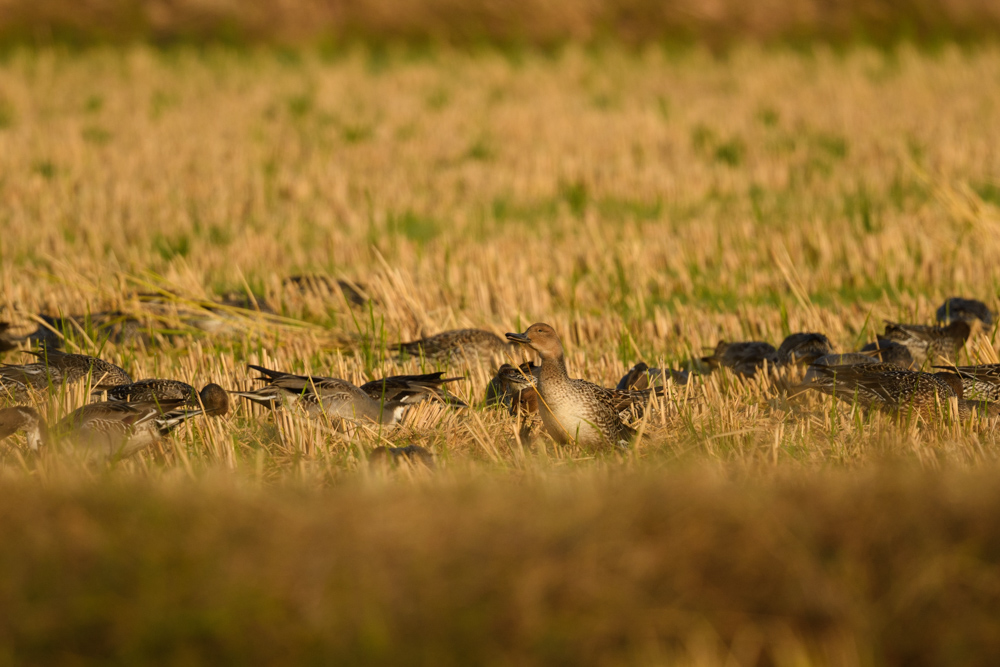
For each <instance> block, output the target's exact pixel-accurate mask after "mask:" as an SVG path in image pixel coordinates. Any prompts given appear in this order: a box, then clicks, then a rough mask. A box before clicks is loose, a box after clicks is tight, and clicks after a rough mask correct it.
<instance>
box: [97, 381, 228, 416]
mask: <svg viewBox="0 0 1000 667" xmlns="http://www.w3.org/2000/svg"><path fill="white" fill-rule="evenodd" d="M220 389H221V387H219V385H217V384H214V383H209V384H206V385H205V386H204V387H202V389H201V391H200V392H198V391H195V388H194V387H192V386H191V385H189V384H188V383H187V382H182V381H181V380H166V379H160V378H149V379H146V380H139V381H138V382H132V383H130V384H122V385H118V386H117V387H112V388H111V389H109V390H108V393H107V394H108V401H114V402H132V403H156V402H166V401H184V403H185V404H186V405H189V406H191V407H195V408H196V407H199V403H200V405H204V406H209V405H213V406H215V407H214V408H213V409H211V410H209V411H208V412H207V413H206V414H208V415H209V416H215V414H216V412H217V411H218V410H219V409H220V408H221V406H222V405H223V403H222V401H221V397H220V396H219V395H218V392H219V390H220ZM224 393H225V392H224ZM224 405H225V409H226V411H228V409H229V400H228V394H226V401H225V403H224ZM222 414H225V412H223V413H222Z"/></svg>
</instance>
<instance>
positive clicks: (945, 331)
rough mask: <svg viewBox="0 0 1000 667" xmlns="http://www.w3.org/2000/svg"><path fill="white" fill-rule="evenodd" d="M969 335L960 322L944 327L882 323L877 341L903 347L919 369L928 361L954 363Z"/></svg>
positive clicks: (964, 325) (964, 323)
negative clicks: (882, 327) (893, 342)
mask: <svg viewBox="0 0 1000 667" xmlns="http://www.w3.org/2000/svg"><path fill="white" fill-rule="evenodd" d="M971 333H972V328H971V327H970V326H969V323H968V322H966V321H963V320H955V321H953V322H952V323H951V324H948V325H946V326H929V325H924V324H901V323H898V322H889V321H886V323H885V333H883V334H882V336H881V337H882V338H884V339H886V340H891V341H895V342H897V343H899V344H901V345H903V346H905V347H906V348H907V349H908V350H909V351H910V355H911V356H912V357H913V361H914V363H916V365H917V366H923V365H924V363H925V362H926V361H928V360H930V361H932V362H933V361H935V360H938V359H943V360H944V361H954V359H955V357H956V356H957V355H958V351H959V350H960V349H961V348H962V346H964V345H965V343H966V341H967V340H969V335H970V334H971Z"/></svg>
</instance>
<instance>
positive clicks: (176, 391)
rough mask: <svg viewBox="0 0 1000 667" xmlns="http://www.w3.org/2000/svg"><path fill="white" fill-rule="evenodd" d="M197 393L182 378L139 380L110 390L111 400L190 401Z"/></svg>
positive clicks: (109, 397) (109, 396)
mask: <svg viewBox="0 0 1000 667" xmlns="http://www.w3.org/2000/svg"><path fill="white" fill-rule="evenodd" d="M196 395H197V393H196V392H195V390H194V387H192V386H191V385H189V384H188V383H187V382H181V381H180V380H161V379H147V380H139V381H138V382H131V383H129V384H123V385H118V386H117V387H113V388H111V389H109V390H108V400H109V401H135V402H140V401H144V402H155V401H189V400H191V399H193V398H194V397H195V396H196Z"/></svg>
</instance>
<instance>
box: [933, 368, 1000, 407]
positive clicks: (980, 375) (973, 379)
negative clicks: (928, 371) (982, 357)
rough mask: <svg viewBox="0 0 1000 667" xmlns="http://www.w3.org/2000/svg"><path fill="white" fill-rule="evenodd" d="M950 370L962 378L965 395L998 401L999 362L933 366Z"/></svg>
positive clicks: (999, 397)
mask: <svg viewBox="0 0 1000 667" xmlns="http://www.w3.org/2000/svg"><path fill="white" fill-rule="evenodd" d="M934 368H937V369H941V370H945V371H950V372H952V373H955V374H956V375H958V377H959V378H961V380H962V389H963V390H964V392H965V396H967V397H970V398H972V397H974V398H982V399H986V400H990V401H1000V364H978V365H975V366H935V367H934Z"/></svg>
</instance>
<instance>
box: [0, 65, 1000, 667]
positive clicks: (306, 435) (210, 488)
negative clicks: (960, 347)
mask: <svg viewBox="0 0 1000 667" xmlns="http://www.w3.org/2000/svg"><path fill="white" fill-rule="evenodd" d="M998 84H1000V50H998V49H997V48H995V47H990V46H982V47H975V48H959V47H943V48H940V49H937V50H935V51H933V52H921V51H917V50H914V49H911V48H908V47H900V48H898V49H895V50H891V51H877V50H868V49H864V48H857V49H853V50H848V51H836V52H835V51H832V50H825V49H823V48H815V49H812V50H810V51H809V52H807V53H806V52H793V51H788V50H781V49H768V50H764V49H757V48H753V47H744V48H739V49H735V50H733V51H731V52H730V53H728V55H726V56H725V57H724V58H719V57H714V56H712V55H711V54H709V53H707V52H703V51H701V50H698V49H689V50H683V51H679V52H675V51H667V50H663V49H658V48H648V49H644V50H640V51H635V50H630V51H625V50H621V49H616V48H613V47H603V48H593V49H583V48H573V47H567V48H565V49H561V50H559V51H557V52H550V53H536V52H533V51H530V50H524V51H504V52H500V51H491V50H482V51H478V52H476V53H475V54H468V53H460V52H452V51H449V50H444V49H441V50H431V51H424V52H420V53H419V54H414V52H412V51H402V50H400V51H398V52H397V51H394V50H392V49H388V50H383V49H378V50H370V51H368V50H364V49H357V50H348V51H344V52H337V53H336V54H334V55H329V54H327V55H324V54H323V53H321V52H319V51H316V52H313V51H287V50H281V51H271V50H266V49H262V50H227V49H224V48H208V49H193V48H191V49H185V48H178V49H171V50H162V51H160V50H154V49H149V48H145V47H132V48H128V49H124V50H121V49H106V50H102V49H93V50H88V51H83V52H67V51H61V50H59V49H47V50H46V49H42V50H23V51H21V50H14V51H10V52H8V53H7V54H6V55H5V56H4V60H3V62H2V63H0V229H2V230H3V231H2V235H0V257H2V265H0V282H2V286H3V291H2V302H0V305H2V308H3V312H2V317H0V319H4V320H10V321H12V322H14V323H15V329H17V328H18V327H20V329H22V330H30V329H33V328H34V326H35V323H34V322H33V321H32V320H31V319H30V316H31V315H32V314H35V313H43V312H44V313H48V314H58V313H63V314H71V313H73V314H84V313H88V312H89V313H97V312H102V311H109V310H117V311H122V312H124V313H127V314H130V315H133V316H135V317H137V318H139V319H140V320H141V321H142V322H143V323H144V326H145V327H146V328H147V331H148V333H149V338H150V339H149V340H146V341H143V340H139V339H133V340H130V341H126V342H123V343H120V344H119V343H115V342H114V341H105V340H102V339H101V338H100V337H99V336H98V335H96V334H95V332H93V331H90V332H77V333H76V334H74V335H72V336H70V340H69V341H68V342H67V347H69V348H71V349H80V350H83V351H86V352H100V354H101V355H102V356H104V357H106V358H108V359H110V360H113V361H116V362H118V363H120V364H122V365H124V366H126V367H127V368H128V369H129V370H130V371H132V373H133V376H135V377H151V376H156V377H176V378H179V379H184V380H187V381H190V382H192V383H193V384H196V385H198V386H201V385H202V384H204V383H206V382H209V381H214V382H218V383H220V384H222V385H223V386H225V387H227V388H237V387H247V386H250V385H251V384H252V383H251V380H250V378H251V377H252V374H250V373H248V372H247V371H246V369H245V364H246V363H263V364H264V365H269V366H272V367H276V368H281V369H287V370H293V371H302V370H308V371H312V372H317V373H322V374H330V375H335V376H338V377H343V378H346V379H350V380H353V381H360V380H362V379H369V378H372V377H377V376H380V375H382V374H390V373H394V372H402V371H409V370H416V369H418V368H420V367H421V363H420V362H419V360H413V359H411V360H408V361H403V362H400V361H397V360H394V359H393V357H392V355H391V354H390V353H391V344H392V343H393V342H396V341H400V340H408V339H411V338H413V337H416V336H419V335H420V334H421V333H434V332H436V331H439V330H445V329H451V328H458V327H465V326H474V327H481V328H486V329H490V330H492V331H495V332H497V333H503V332H505V331H515V330H517V331H520V330H523V329H524V328H525V326H526V325H527V324H529V323H531V322H534V321H546V322H548V323H550V324H552V325H553V326H554V327H555V328H556V329H557V330H558V331H559V332H560V333H561V334H562V336H563V340H564V342H565V344H566V346H567V351H568V361H569V366H570V370H571V373H572V374H573V375H576V376H579V377H586V378H588V379H591V380H593V381H596V382H600V383H604V384H609V385H614V384H615V383H616V382H617V381H618V379H619V377H620V376H621V375H622V374H623V373H624V371H625V370H626V369H627V368H628V367H629V366H631V365H632V364H633V363H635V361H637V360H638V359H644V360H646V361H648V362H649V363H651V364H653V363H656V364H668V365H677V364H679V363H681V362H682V361H684V360H685V359H689V358H691V357H697V356H701V355H702V354H704V353H705V349H706V348H711V347H714V345H715V344H716V342H718V341H719V340H720V339H726V340H741V339H744V340H745V339H749V338H762V339H765V340H769V341H771V342H772V343H774V344H777V343H778V342H780V340H781V339H782V338H783V337H784V335H786V334H787V333H789V332H791V331H799V330H805V331H822V332H825V333H826V334H827V335H828V336H829V337H830V338H831V340H832V341H833V342H834V343H835V345H836V346H837V347H838V349H840V350H844V351H846V350H852V349H856V348H857V347H859V346H860V345H861V344H863V343H864V342H867V341H869V340H873V339H874V336H875V333H876V332H877V331H879V330H880V329H881V326H882V320H883V319H884V318H888V319H894V320H903V321H922V322H929V321H930V320H931V318H932V317H933V311H934V309H935V308H936V307H937V305H938V304H939V303H940V302H941V301H943V300H944V298H946V297H949V296H953V295H962V296H968V297H974V298H979V299H982V300H985V301H986V302H987V303H989V304H990V305H991V306H992V307H994V308H995V307H996V295H997V293H998V287H1000V284H998V283H1000V274H998V272H997V270H996V267H997V266H998V265H1000V233H998V232H1000V152H998V151H997V150H996V147H997V146H1000V136H998V135H1000V124H998V123H997V122H996V118H997V117H1000V85H998ZM299 273H323V274H326V275H330V276H334V277H338V278H344V279H348V280H351V281H354V282H357V283H360V284H362V285H363V286H364V287H365V289H366V291H367V293H368V294H370V295H371V296H372V297H373V301H372V302H371V303H370V304H369V305H368V306H366V307H356V306H352V305H351V304H349V303H348V302H347V301H346V300H345V299H343V298H342V297H341V296H340V295H339V292H336V291H335V294H333V295H328V296H327V297H324V296H323V295H317V294H308V295H303V294H302V293H300V292H298V291H297V290H295V289H292V288H290V287H288V286H286V285H283V283H282V279H283V278H285V277H287V276H290V275H293V274H299ZM150 291H161V292H164V293H169V294H171V295H173V296H172V297H170V298H168V299H167V301H168V307H167V309H166V310H165V311H164V310H160V311H158V312H157V313H156V314H155V316H154V315H153V314H151V313H150V311H149V307H148V303H145V302H143V301H141V300H140V299H139V298H137V296H136V295H137V294H138V293H140V292H150ZM233 291H242V292H244V293H246V292H247V291H252V292H254V293H255V294H257V295H258V296H259V297H261V298H263V299H266V301H267V303H269V304H270V305H271V306H272V307H274V308H275V310H276V311H277V313H278V314H277V315H275V316H264V315H253V314H246V313H242V314H239V313H234V314H233V315H232V317H231V318H230V319H228V320H226V321H225V322H224V324H225V327H224V329H223V330H217V331H215V332H214V333H207V332H205V331H203V330H201V329H199V328H197V327H194V326H191V323H190V320H185V319H184V318H183V317H181V316H180V315H179V313H181V312H182V311H184V310H185V309H187V308H188V307H189V306H193V305H194V304H196V303H198V302H202V301H206V300H211V299H213V298H216V297H219V296H221V295H224V294H226V293H229V292H233ZM171 308H173V309H174V310H173V311H171V310H170V309H171ZM22 360H23V355H21V354H18V353H16V352H9V353H7V354H6V356H5V358H4V360H3V361H4V362H6V363H18V362H20V361H22ZM962 360H963V361H969V362H972V363H975V362H978V361H997V341H996V329H995V328H993V329H990V330H987V331H983V332H979V333H977V334H976V335H975V336H974V337H973V339H972V340H970V343H969V345H968V346H967V348H966V349H965V350H964V351H963V353H962ZM424 366H425V367H426V365H424ZM448 370H449V372H452V373H456V374H459V375H464V376H465V378H466V380H465V382H463V383H461V384H460V385H459V387H458V389H457V390H456V391H457V393H458V394H459V395H460V396H462V397H463V398H466V399H467V400H469V401H470V402H480V401H481V399H482V396H483V392H484V387H485V384H486V382H487V380H488V378H489V377H490V374H491V370H492V369H491V368H490V367H489V366H488V365H481V366H480V365H473V366H471V367H469V366H460V367H457V368H450V369H448ZM85 398H86V393H85V390H84V389H83V388H75V389H73V390H70V391H67V392H62V393H61V394H59V395H58V396H53V397H52V398H51V399H50V400H49V401H48V402H47V403H45V404H44V405H42V409H43V411H45V412H46V414H47V415H48V416H49V417H50V418H51V419H54V418H56V417H58V416H59V415H61V414H63V413H64V412H66V411H68V410H69V409H70V408H72V407H75V406H77V405H79V404H81V403H82V402H83V401H84V400H85ZM275 420H276V418H275V417H272V416H270V415H269V414H267V413H266V412H264V411H261V410H259V409H250V408H249V407H248V406H246V405H242V406H240V408H239V409H238V410H237V411H236V412H235V414H232V415H230V416H228V417H226V418H224V419H222V420H214V421H211V422H204V423H198V424H192V425H191V426H190V427H188V428H186V429H185V430H182V431H181V432H180V433H179V434H177V435H176V436H175V437H173V438H172V439H171V440H170V441H168V442H167V443H166V444H165V446H164V447H163V448H161V449H159V450H156V451H151V452H148V453H143V454H141V455H139V456H137V457H135V458H133V459H130V460H127V461H123V462H120V463H117V464H115V465H113V466H109V467H107V468H106V469H105V468H101V467H94V466H93V465H86V464H85V463H82V462H80V461H77V460H75V459H74V458H73V457H72V456H70V455H65V456H60V455H58V454H55V453H48V454H47V455H45V456H43V457H42V458H40V459H37V460H36V459H33V458H32V457H31V456H29V455H28V454H27V453H26V452H25V450H24V449H23V446H22V445H23V442H21V441H18V440H17V439H13V440H10V441H7V442H5V443H4V445H3V447H4V449H3V451H2V458H0V478H2V481H0V496H2V501H0V508H2V509H0V526H2V532H3V534H4V536H5V538H4V543H5V545H4V546H3V547H2V548H0V559H2V560H3V571H4V572H5V573H6V574H5V576H4V577H3V578H0V591H2V592H0V599H2V604H0V662H5V663H11V664H14V663H23V662H26V661H27V662H35V663H37V662H60V663H65V662H69V661H73V662H81V663H84V662H107V661H109V660H112V659H113V660H115V661H117V662H122V663H129V664H138V663H143V662H153V661H155V662H167V661H170V662H185V663H192V662H209V661H212V662H219V661H220V660H221V661H241V662H247V661H259V662H272V663H276V662H290V661H292V660H294V661H296V662H317V663H324V664H329V663H331V662H337V661H340V662H345V663H347V662H360V661H363V660H364V661H369V662H384V663H386V664H400V663H421V664H449V663H451V664H479V663H492V664H515V663H516V664H525V663H532V662H534V663H537V664H543V663H544V664H548V663H553V662H563V663H572V664H579V663H595V664H596V663H600V664H622V663H630V664H633V663H634V664H693V665H709V664H775V665H792V664H796V665H801V664H838V665H839V664H843V665H851V664H858V665H875V664H908V665H912V664H941V663H946V662H947V663H957V664H977V663H980V664H988V663H989V657H990V656H991V655H995V654H996V652H997V648H998V647H997V645H996V633H995V632H994V631H993V626H994V625H995V608H996V605H995V601H996V599H997V596H998V593H1000V591H998V580H997V575H996V572H997V565H998V560H1000V548H998V544H1000V542H998V534H997V532H996V525H997V520H996V516H995V515H996V512H997V506H998V505H997V497H996V495H997V491H996V488H997V485H996V483H995V480H996V476H997V464H996V460H997V453H998V431H997V428H996V427H995V426H991V425H988V424H983V425H976V426H971V425H968V424H966V425H962V424H958V423H951V422H949V421H947V420H946V421H945V422H944V423H942V424H940V425H936V426H927V425H918V424H898V423H896V422H894V421H892V420H890V419H888V418H883V417H882V416H878V415H875V416H873V417H871V418H866V417H865V416H864V415H862V414H860V413H858V412H852V411H851V410H849V409H846V408H845V407H844V406H842V405H841V406H834V405H832V404H831V403H830V402H829V401H826V400H823V399H822V398H821V397H818V396H805V397H801V398H796V399H788V398H787V397H786V396H784V395H783V394H781V392H779V391H777V390H776V388H774V387H772V386H770V385H769V384H767V383H766V382H755V383H746V384H744V383H740V382H739V381H737V380H735V379H734V378H733V376H731V375H728V374H714V375H712V376H710V377H708V378H705V379H702V380H698V381H696V382H695V383H693V384H692V385H689V386H688V387H676V388H671V391H670V392H669V394H668V396H667V397H666V399H665V400H664V401H663V402H662V405H661V406H660V408H659V409H658V410H655V411H653V412H652V414H651V415H650V416H649V418H648V422H647V423H646V425H645V429H646V431H647V432H648V433H649V434H650V435H651V439H650V441H649V442H648V443H646V444H644V445H643V446H642V447H640V448H637V449H635V450H633V451H632V452H630V453H629V454H627V455H625V456H621V455H618V454H610V453H606V452H591V451H583V450H581V449H578V448H572V447H570V448H563V449H560V448H557V447H555V446H554V445H553V444H552V443H551V442H549V441H547V440H546V439H544V438H541V439H539V440H538V441H537V442H535V443H534V444H533V445H527V444H523V443H519V442H518V441H517V440H516V438H515V434H516V433H517V427H516V425H515V424H514V423H513V421H512V419H511V418H510V417H508V416H507V415H505V414H502V413H498V412H496V411H492V410H489V409H483V408H480V407H476V408H474V409H472V410H467V411H454V410H448V409H445V408H439V407H437V406H433V405H422V406H420V407H419V408H418V409H417V410H415V411H414V412H412V413H411V414H409V415H408V416H407V418H406V420H405V423H404V424H403V425H402V426H401V427H400V428H399V429H397V430H395V431H391V432H375V431H371V430H361V431H359V432H357V433H355V434H353V435H352V436H351V437H347V436H345V435H343V434H341V433H338V432H336V431H334V430H331V429H330V428H329V427H328V425H327V424H324V423H320V422H310V421H309V420H307V419H304V418H302V417H299V416H295V415H285V416H281V417H279V418H277V421H275ZM384 443H394V444H408V443H415V444H420V445H423V446H425V447H427V448H428V449H430V450H431V451H432V452H434V454H435V456H436V459H437V464H438V465H437V469H436V470H435V471H426V470H422V469H416V470H415V469H410V468H406V467H404V468H402V469H398V470H393V471H389V472H386V471H382V470H378V469H374V468H372V467H370V466H368V465H367V464H366V463H365V460H366V455H367V453H368V452H369V451H370V450H371V449H372V448H373V447H375V446H377V445H379V444H384Z"/></svg>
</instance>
